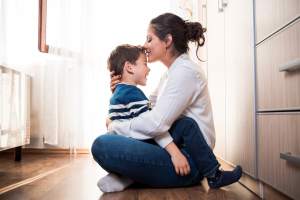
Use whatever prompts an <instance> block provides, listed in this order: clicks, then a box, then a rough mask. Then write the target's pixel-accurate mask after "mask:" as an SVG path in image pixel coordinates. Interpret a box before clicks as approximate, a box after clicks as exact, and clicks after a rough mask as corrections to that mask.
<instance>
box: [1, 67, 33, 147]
mask: <svg viewBox="0 0 300 200" xmlns="http://www.w3.org/2000/svg"><path fill="white" fill-rule="evenodd" d="M29 139H30V77H29V76H28V75H26V74H24V73H21V72H18V71H15V70H13V69H9V68H6V67H3V66H0V151H1V150H5V149H9V148H13V147H19V146H22V145H25V144H29Z"/></svg>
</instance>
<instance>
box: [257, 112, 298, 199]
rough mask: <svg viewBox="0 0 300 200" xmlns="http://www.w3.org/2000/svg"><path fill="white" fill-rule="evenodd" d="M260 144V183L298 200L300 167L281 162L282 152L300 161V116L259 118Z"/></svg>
mask: <svg viewBox="0 0 300 200" xmlns="http://www.w3.org/2000/svg"><path fill="white" fill-rule="evenodd" d="M258 141H259V146H258V150H259V151H258V155H259V160H258V164H259V167H258V169H259V170H258V172H259V173H258V174H259V178H260V180H262V181H264V182H266V183H268V184H270V185H271V186H273V187H274V188H276V189H278V190H280V191H281V192H283V193H285V194H287V195H289V196H290V197H292V198H294V199H299V198H300V190H299V185H300V166H299V165H298V166H297V165H295V164H292V163H291V162H288V161H286V160H284V159H281V158H280V153H287V152H290V153H292V155H293V156H298V159H299V156H300V145H299V144H300V113H292V114H277V115H276V114H272V115H271V114H268V115H267V114H266V115H258ZM298 162H299V161H298Z"/></svg>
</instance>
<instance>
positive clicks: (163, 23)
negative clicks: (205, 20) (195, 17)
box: [150, 13, 206, 60]
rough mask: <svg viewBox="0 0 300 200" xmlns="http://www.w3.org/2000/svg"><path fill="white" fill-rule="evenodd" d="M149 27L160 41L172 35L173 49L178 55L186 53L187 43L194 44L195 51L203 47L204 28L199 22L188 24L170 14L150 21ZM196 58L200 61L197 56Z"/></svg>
mask: <svg viewBox="0 0 300 200" xmlns="http://www.w3.org/2000/svg"><path fill="white" fill-rule="evenodd" d="M150 25H151V26H152V28H153V29H154V31H155V33H156V35H157V36H158V37H159V39H161V40H165V39H166V36H167V35H168V34H171V35H172V38H173V44H174V48H175V49H176V50H177V51H178V52H179V53H187V52H188V50H189V46H188V42H196V43H197V50H196V55H197V53H198V49H199V47H200V46H203V45H204V42H205V37H204V35H203V34H204V32H205V31H206V29H205V28H203V27H202V25H201V24H200V23H199V22H188V21H184V20H183V19H181V18H180V17H179V16H177V15H174V14H172V13H165V14H162V15H159V16H158V17H156V18H154V19H152V20H151V22H150ZM197 58H198V59H199V60H201V59H200V58H199V57H198V55H197Z"/></svg>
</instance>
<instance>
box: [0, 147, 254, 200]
mask: <svg viewBox="0 0 300 200" xmlns="http://www.w3.org/2000/svg"><path fill="white" fill-rule="evenodd" d="M104 175H106V172H105V171H104V170H102V169H101V168H100V167H99V166H98V165H97V164H96V163H95V162H94V161H93V159H92V158H91V156H90V155H87V154H83V155H77V156H69V155H68V154H25V155H23V159H22V161H21V162H15V161H14V160H13V155H11V154H3V153H2V154H0V199H1V200H2V199H5V200H10V199H11V200H19V199H20V200H21V199H22V200H27V199H39V200H47V199H49V200H50V199H51V200H53V199H55V200H60V199H62V200H68V199H72V200H77V199H78V200H79V199H83V200H92V199H100V200H158V199H159V200H160V199H165V200H173V199H174V200H188V199H189V200H193V199H195V200H196V199H197V200H202V199H208V200H212V199H218V200H225V199H230V200H235V199H237V200H240V199H243V200H250V199H259V198H258V197H257V196H255V195H254V194H253V193H251V192H249V191H248V190H247V189H245V188H244V187H243V186H242V185H240V184H239V183H235V184H233V185H231V186H228V187H224V188H222V189H219V190H210V191H209V192H208V193H205V192H204V191H203V189H202V188H201V186H200V185H199V186H196V187H189V188H176V189H151V188H130V189H127V190H125V191H124V192H118V193H109V194H103V193H102V192H101V191H100V190H99V189H98V187H97V185H96V183H97V181H98V179H99V178H100V177H102V176H104Z"/></svg>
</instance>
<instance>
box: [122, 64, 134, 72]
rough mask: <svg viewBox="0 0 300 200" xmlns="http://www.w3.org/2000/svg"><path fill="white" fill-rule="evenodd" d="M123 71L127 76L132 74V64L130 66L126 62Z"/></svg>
mask: <svg viewBox="0 0 300 200" xmlns="http://www.w3.org/2000/svg"><path fill="white" fill-rule="evenodd" d="M123 70H125V71H126V72H127V73H128V74H133V72H134V69H133V64H131V63H130V62H129V61H126V62H125V64H124V69H123Z"/></svg>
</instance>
